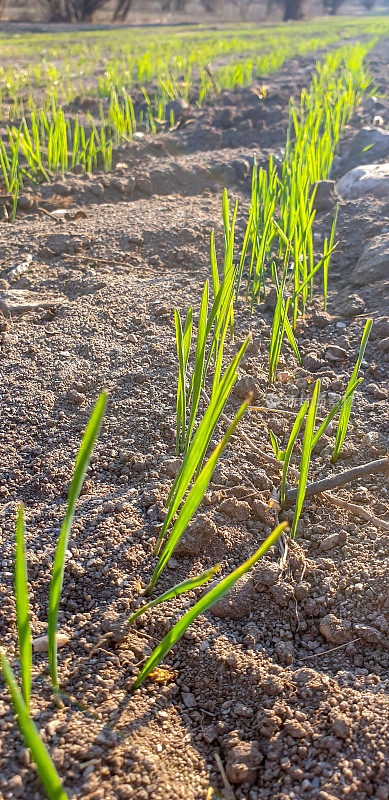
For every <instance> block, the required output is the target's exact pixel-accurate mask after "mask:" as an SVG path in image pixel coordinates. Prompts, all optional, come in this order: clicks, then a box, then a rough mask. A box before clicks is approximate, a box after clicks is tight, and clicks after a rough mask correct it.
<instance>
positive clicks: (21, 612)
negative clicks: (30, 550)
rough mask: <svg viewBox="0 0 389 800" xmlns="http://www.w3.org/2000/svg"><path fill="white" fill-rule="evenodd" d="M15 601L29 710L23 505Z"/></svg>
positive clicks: (18, 524)
mask: <svg viewBox="0 0 389 800" xmlns="http://www.w3.org/2000/svg"><path fill="white" fill-rule="evenodd" d="M15 601H16V621H17V628H18V639H19V658H20V667H21V675H22V695H23V700H24V703H25V706H26V709H27V711H28V710H29V708H30V694H31V628H30V615H29V606H28V586H27V566H26V551H25V545H24V519H23V506H22V505H20V506H19V509H18V515H17V518H16V540H15Z"/></svg>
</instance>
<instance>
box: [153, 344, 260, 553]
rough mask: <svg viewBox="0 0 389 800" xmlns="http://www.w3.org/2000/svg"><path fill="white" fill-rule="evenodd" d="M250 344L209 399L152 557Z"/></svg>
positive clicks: (186, 455) (172, 489) (214, 424)
mask: <svg viewBox="0 0 389 800" xmlns="http://www.w3.org/2000/svg"><path fill="white" fill-rule="evenodd" d="M249 341H250V338H249V337H248V338H247V339H246V341H245V342H244V343H243V345H242V347H241V348H240V350H239V352H238V353H237V355H236V356H235V358H234V359H233V360H232V361H231V363H230V364H229V366H228V367H227V369H226V371H225V373H224V375H223V378H222V380H221V381H220V384H219V386H218V389H217V392H215V395H214V396H213V397H212V398H211V401H210V403H209V405H208V407H207V408H206V410H205V413H204V415H203V417H202V419H201V420H200V422H199V425H198V427H197V430H196V432H195V434H194V436H193V439H192V441H191V443H190V446H189V448H188V450H187V452H186V453H185V456H184V460H183V462H182V465H181V467H180V470H179V472H178V474H177V476H176V478H175V479H174V482H173V486H172V488H171V490H170V493H169V497H168V499H167V505H168V512H167V514H166V518H165V521H164V523H163V526H162V529H161V532H160V534H159V536H158V540H157V543H156V546H155V548H154V555H158V553H159V550H160V547H161V544H162V541H163V539H164V537H165V534H166V531H167V529H168V527H169V525H170V523H171V521H172V519H173V516H174V514H175V513H176V511H177V510H178V507H179V505H180V503H181V501H182V500H183V498H184V495H185V492H186V490H187V488H188V486H189V484H190V482H191V480H192V478H193V476H194V474H195V472H196V470H199V465H201V464H202V462H203V459H204V457H205V454H206V451H207V448H208V445H209V442H210V440H211V437H212V434H213V431H214V429H215V426H216V424H217V422H218V419H219V417H220V414H221V413H222V411H223V408H224V406H225V403H226V402H227V398H228V396H229V394H230V391H231V389H232V387H233V385H234V383H235V380H236V377H237V372H236V370H237V369H238V366H239V364H240V361H241V359H242V358H243V354H244V353H245V350H246V348H247V345H248V343H249Z"/></svg>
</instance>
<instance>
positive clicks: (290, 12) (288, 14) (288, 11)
mask: <svg viewBox="0 0 389 800" xmlns="http://www.w3.org/2000/svg"><path fill="white" fill-rule="evenodd" d="M303 16H304V12H303V0H285V11H284V21H285V22H288V20H296V19H302V18H303Z"/></svg>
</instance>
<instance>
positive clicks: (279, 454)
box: [269, 430, 286, 461]
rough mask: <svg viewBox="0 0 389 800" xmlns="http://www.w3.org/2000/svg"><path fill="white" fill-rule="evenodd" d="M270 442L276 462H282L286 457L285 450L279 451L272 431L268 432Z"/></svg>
mask: <svg viewBox="0 0 389 800" xmlns="http://www.w3.org/2000/svg"><path fill="white" fill-rule="evenodd" d="M269 435H270V441H271V444H272V448H273V451H274V455H275V457H276V459H277V461H283V460H284V458H285V455H286V450H280V448H279V447H278V442H277V439H276V437H275V435H274V433H273V431H272V430H269Z"/></svg>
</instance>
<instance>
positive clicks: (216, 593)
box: [133, 522, 287, 689]
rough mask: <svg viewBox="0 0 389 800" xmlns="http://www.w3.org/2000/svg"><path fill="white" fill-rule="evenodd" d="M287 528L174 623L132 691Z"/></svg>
mask: <svg viewBox="0 0 389 800" xmlns="http://www.w3.org/2000/svg"><path fill="white" fill-rule="evenodd" d="M286 527H287V523H286V522H282V523H281V525H278V527H277V528H276V529H275V530H274V531H273V533H271V534H270V536H268V538H267V539H266V540H265V542H264V543H263V544H262V545H261V547H260V548H259V550H257V552H256V553H254V555H253V556H251V558H249V559H248V560H247V561H245V563H244V564H242V565H241V566H240V567H238V569H236V570H234V572H231V574H230V575H228V576H227V577H226V578H224V579H223V580H222V581H220V583H218V584H217V585H216V586H215V587H214V588H213V589H210V591H209V592H207V594H205V595H204V596H203V597H202V598H201V599H200V600H199V601H198V602H197V603H196V604H195V605H194V606H193V608H191V609H190V610H189V611H187V612H186V614H184V616H183V617H182V618H181V619H180V620H179V621H178V622H176V624H175V625H174V626H173V628H172V629H171V630H170V631H169V633H168V634H167V635H166V636H165V638H164V639H163V640H162V642H161V643H160V644H159V645H158V647H156V648H155V650H154V652H153V653H152V655H151V656H150V658H149V659H148V660H147V662H146V664H145V665H144V667H143V668H142V670H141V672H140V674H139V675H138V677H137V679H136V681H135V682H134V686H133V688H134V689H138V687H139V686H140V685H141V684H142V683H143V681H144V680H145V678H147V676H148V675H149V673H150V672H151V670H153V669H154V667H156V666H157V664H159V663H160V662H161V661H162V659H163V658H164V657H165V656H166V654H167V653H168V652H169V650H171V649H172V647H174V645H175V644H176V642H178V641H179V639H181V636H183V634H184V633H185V631H186V630H187V628H188V627H189V625H190V624H191V623H192V622H193V621H194V620H195V619H196V618H197V617H198V616H199V615H200V614H204V612H205V611H207V610H208V608H211V606H213V605H214V604H215V603H217V601H218V600H220V599H221V598H222V597H224V595H225V594H227V592H228V591H229V589H231V588H232V586H234V584H235V583H236V582H237V581H238V580H239V579H240V578H242V577H243V575H245V574H246V573H247V572H248V571H249V570H250V569H251V567H253V566H254V564H256V562H257V561H258V560H259V559H260V558H261V557H262V556H263V555H265V553H267V551H268V550H269V549H270V548H271V547H272V546H273V545H274V544H275V543H276V541H277V540H278V539H279V537H280V536H281V534H282V532H283V531H284V530H285V528H286Z"/></svg>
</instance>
